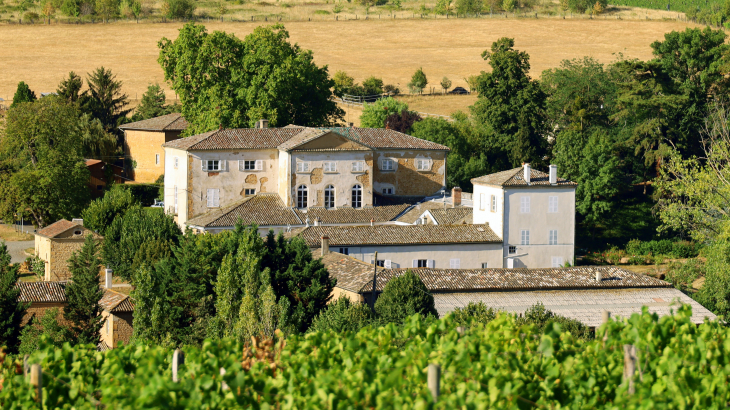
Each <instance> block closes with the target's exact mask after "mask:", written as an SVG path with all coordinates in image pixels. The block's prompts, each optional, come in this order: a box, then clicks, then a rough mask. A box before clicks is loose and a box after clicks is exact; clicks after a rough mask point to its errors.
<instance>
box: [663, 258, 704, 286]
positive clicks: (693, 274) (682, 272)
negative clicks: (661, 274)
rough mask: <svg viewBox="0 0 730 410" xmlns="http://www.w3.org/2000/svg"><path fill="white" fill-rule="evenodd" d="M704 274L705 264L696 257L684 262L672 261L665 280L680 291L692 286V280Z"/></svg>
mask: <svg viewBox="0 0 730 410" xmlns="http://www.w3.org/2000/svg"><path fill="white" fill-rule="evenodd" d="M704 275H705V264H704V263H702V262H701V261H699V260H697V259H691V260H688V261H687V262H685V263H681V262H673V263H671V264H670V265H669V269H668V270H667V275H666V280H667V282H669V283H671V284H672V285H674V287H675V288H677V289H679V290H681V291H682V292H685V293H686V292H687V291H688V290H689V289H691V288H692V282H694V281H695V280H697V278H700V277H702V276H704Z"/></svg>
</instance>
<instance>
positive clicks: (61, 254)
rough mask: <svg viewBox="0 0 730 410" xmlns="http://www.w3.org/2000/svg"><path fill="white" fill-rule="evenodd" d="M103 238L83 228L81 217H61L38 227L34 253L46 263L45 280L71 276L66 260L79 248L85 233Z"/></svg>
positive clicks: (96, 237) (99, 239) (61, 279)
mask: <svg viewBox="0 0 730 410" xmlns="http://www.w3.org/2000/svg"><path fill="white" fill-rule="evenodd" d="M89 234H91V235H93V236H94V239H96V240H98V241H101V240H102V239H104V238H103V237H102V236H101V235H99V234H98V233H96V232H94V231H92V230H90V229H87V228H84V221H83V220H82V219H74V220H73V221H69V220H66V219H61V220H60V221H57V222H55V223H52V224H50V225H48V226H46V227H45V228H43V229H40V230H38V231H37V232H36V234H35V254H36V255H37V256H38V257H39V258H41V259H43V261H44V262H45V263H46V273H45V276H44V280H45V281H66V280H68V279H70V278H71V271H70V270H69V268H68V260H69V259H70V258H71V256H72V255H73V254H74V252H76V251H78V250H79V249H81V247H82V246H83V245H84V239H85V238H86V236H87V235H89Z"/></svg>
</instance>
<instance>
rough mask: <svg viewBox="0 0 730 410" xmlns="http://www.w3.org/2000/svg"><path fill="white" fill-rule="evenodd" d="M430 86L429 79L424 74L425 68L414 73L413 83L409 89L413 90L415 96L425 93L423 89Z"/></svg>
mask: <svg viewBox="0 0 730 410" xmlns="http://www.w3.org/2000/svg"><path fill="white" fill-rule="evenodd" d="M427 84H428V78H426V73H424V72H423V68H419V69H418V70H416V72H415V73H413V77H411V82H410V83H408V89H409V90H411V93H413V94H416V93H418V94H421V93H423V89H424V88H426V85H427Z"/></svg>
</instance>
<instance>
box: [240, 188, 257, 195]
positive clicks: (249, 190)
mask: <svg viewBox="0 0 730 410" xmlns="http://www.w3.org/2000/svg"><path fill="white" fill-rule="evenodd" d="M243 193H244V194H245V195H246V196H249V195H256V190H255V189H254V188H246V189H244V190H243Z"/></svg>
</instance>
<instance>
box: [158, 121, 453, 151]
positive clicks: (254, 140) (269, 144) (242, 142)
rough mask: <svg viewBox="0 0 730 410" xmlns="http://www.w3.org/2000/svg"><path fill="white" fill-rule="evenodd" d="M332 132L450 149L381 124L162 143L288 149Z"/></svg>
mask: <svg viewBox="0 0 730 410" xmlns="http://www.w3.org/2000/svg"><path fill="white" fill-rule="evenodd" d="M330 132H333V133H335V134H338V135H341V136H343V137H345V138H347V139H350V140H351V141H355V142H357V143H359V144H362V145H364V146H366V147H369V148H371V149H414V150H436V151H449V148H448V147H446V146H444V145H441V144H436V143H435V142H431V141H426V140H422V139H420V138H416V137H413V136H410V135H407V134H404V133H402V132H398V131H394V130H388V129H382V128H354V127H353V128H349V127H348V128H338V127H334V128H312V127H298V126H286V127H284V128H236V129H220V130H213V131H209V132H206V133H203V134H198V135H193V136H191V137H188V138H182V139H179V140H175V141H170V142H167V143H165V144H163V147H166V148H176V149H182V150H224V149H273V148H278V149H281V150H284V151H288V150H292V149H295V148H296V147H298V146H300V145H302V144H305V143H307V142H309V141H312V140H314V139H317V138H319V137H321V136H323V135H325V134H328V133H330Z"/></svg>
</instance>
